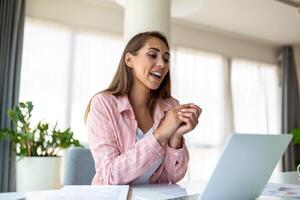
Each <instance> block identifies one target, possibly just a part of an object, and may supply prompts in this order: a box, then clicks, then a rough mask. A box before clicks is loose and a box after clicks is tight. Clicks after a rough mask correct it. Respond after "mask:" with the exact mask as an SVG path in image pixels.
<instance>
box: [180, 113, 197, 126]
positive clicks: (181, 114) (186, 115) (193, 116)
mask: <svg viewBox="0 0 300 200" xmlns="http://www.w3.org/2000/svg"><path fill="white" fill-rule="evenodd" d="M178 115H179V116H183V117H188V118H190V119H191V120H192V121H193V123H195V124H196V123H197V121H198V117H197V116H196V115H197V114H196V113H193V112H180V111H179V112H178Z"/></svg>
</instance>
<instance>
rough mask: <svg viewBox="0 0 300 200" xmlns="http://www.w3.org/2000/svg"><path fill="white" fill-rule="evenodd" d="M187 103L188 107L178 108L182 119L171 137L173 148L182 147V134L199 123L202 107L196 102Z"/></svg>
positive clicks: (179, 116)
mask: <svg viewBox="0 0 300 200" xmlns="http://www.w3.org/2000/svg"><path fill="white" fill-rule="evenodd" d="M187 105H188V107H185V108H181V109H180V110H178V118H179V119H180V120H181V123H180V125H179V127H178V128H177V129H176V131H175V133H174V134H173V135H172V136H171V137H170V141H169V145H170V147H172V148H181V143H182V136H183V135H184V134H186V133H188V132H190V131H192V130H193V129H194V128H195V127H196V126H197V124H198V119H199V116H200V114H201V112H202V109H201V108H200V107H199V106H197V105H195V104H187Z"/></svg>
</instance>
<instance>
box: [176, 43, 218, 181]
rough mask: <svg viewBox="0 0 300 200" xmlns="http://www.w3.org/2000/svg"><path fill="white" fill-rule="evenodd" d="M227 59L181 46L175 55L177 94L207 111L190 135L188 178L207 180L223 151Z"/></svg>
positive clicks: (188, 138) (177, 96)
mask: <svg viewBox="0 0 300 200" xmlns="http://www.w3.org/2000/svg"><path fill="white" fill-rule="evenodd" d="M223 76H224V65H223V58H222V56H220V55H215V54H210V53H204V52H201V51H198V50H193V49H188V48H182V47H178V48H176V49H175V51H174V54H173V63H172V68H171V79H172V87H173V91H172V92H173V96H174V97H176V98H178V99H179V100H180V103H191V102H193V103H196V104H197V105H199V106H200V107H202V109H203V112H202V114H201V117H200V119H199V124H198V126H197V127H196V128H195V129H194V130H193V131H192V132H191V133H188V134H187V135H186V139H187V144H188V147H189V149H190V163H189V172H188V174H187V179H188V180H199V179H207V178H208V177H209V175H210V174H211V173H212V170H213V168H214V166H215V164H216V161H217V159H218V153H219V146H220V138H221V136H222V135H223V134H224V130H223V129H222V127H223V123H224V121H223V120H222V119H223V118H222V116H221V113H223V102H224V98H223V95H222V94H223V80H224V77H223Z"/></svg>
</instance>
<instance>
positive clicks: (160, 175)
mask: <svg viewBox="0 0 300 200" xmlns="http://www.w3.org/2000/svg"><path fill="white" fill-rule="evenodd" d="M175 105H178V101H177V100H175V99H174V98H169V99H165V100H163V101H162V102H161V103H159V104H158V106H156V107H155V109H154V125H153V128H154V129H155V130H156V129H157V127H158V126H159V123H160V121H161V120H162V119H163V117H164V115H165V112H167V111H168V110H169V109H170V108H172V107H174V106H175ZM87 127H88V138H89V145H90V149H91V152H92V155H93V158H94V161H95V168H96V174H95V176H94V178H93V181H92V184H93V185H98V184H129V183H130V182H131V181H132V180H134V179H136V178H137V177H139V176H141V175H142V174H144V173H145V172H146V171H147V170H148V169H149V168H150V167H151V166H152V165H153V164H154V163H155V162H156V161H157V160H158V159H159V157H160V156H163V157H164V160H163V162H162V164H161V166H160V167H159V168H158V169H157V170H156V171H155V173H153V175H152V176H151V177H150V178H149V183H176V182H178V181H179V180H180V179H182V178H183V177H184V175H185V173H186V171H187V165H188V160H189V154H188V151H187V148H186V145H185V144H184V142H183V147H182V148H180V149H174V148H171V147H169V145H168V142H166V143H164V144H162V145H160V144H159V143H158V142H157V140H156V138H155V137H154V136H153V134H149V135H147V136H145V137H144V138H143V139H142V140H140V141H138V142H136V141H135V137H136V131H137V121H136V120H135V116H134V112H133V110H132V107H131V105H130V102H129V100H128V97H127V96H122V97H115V96H113V95H111V94H108V93H104V92H102V93H100V94H98V95H96V96H95V97H94V98H93V99H92V102H91V108H90V113H89V115H88V118H87Z"/></svg>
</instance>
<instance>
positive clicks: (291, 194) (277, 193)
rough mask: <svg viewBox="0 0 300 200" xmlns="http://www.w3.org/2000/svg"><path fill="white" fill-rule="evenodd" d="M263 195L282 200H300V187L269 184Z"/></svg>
mask: <svg viewBox="0 0 300 200" xmlns="http://www.w3.org/2000/svg"><path fill="white" fill-rule="evenodd" d="M262 195H264V196H272V197H281V198H300V185H290V184H279V183H268V184H267V185H266V187H265V189H264V191H263V193H262Z"/></svg>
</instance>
